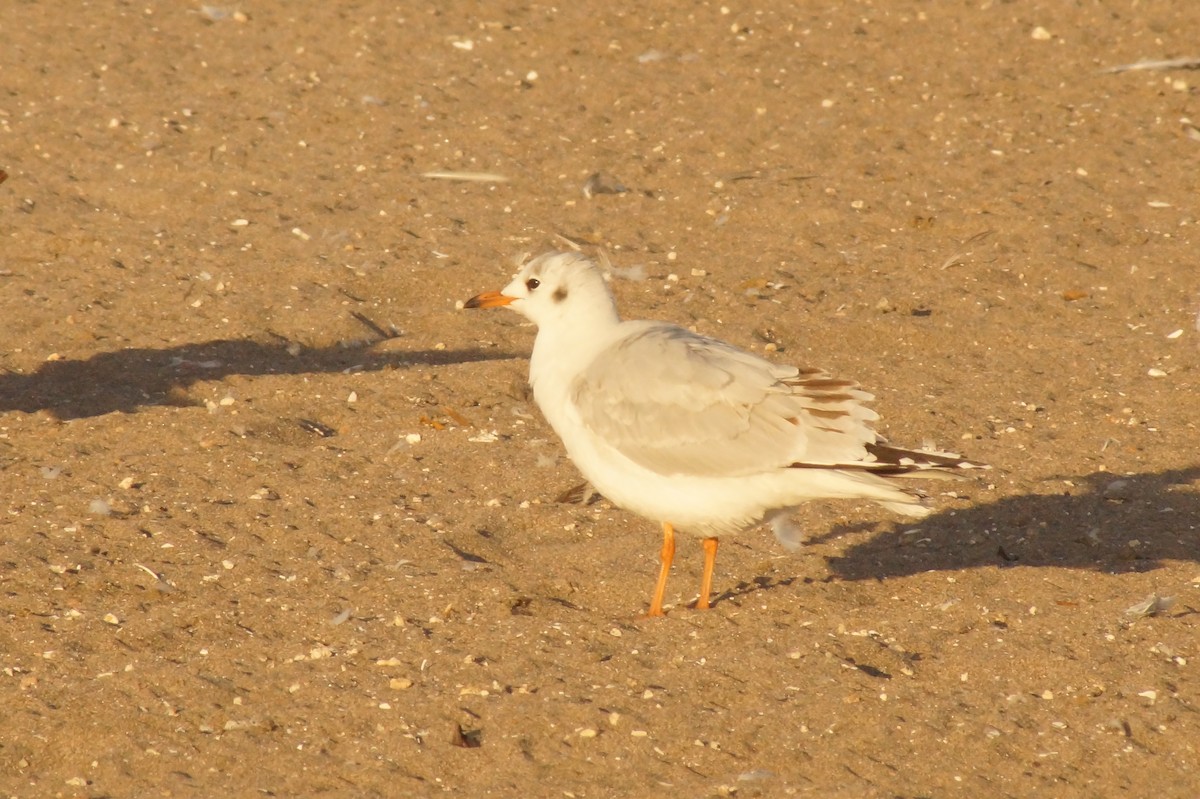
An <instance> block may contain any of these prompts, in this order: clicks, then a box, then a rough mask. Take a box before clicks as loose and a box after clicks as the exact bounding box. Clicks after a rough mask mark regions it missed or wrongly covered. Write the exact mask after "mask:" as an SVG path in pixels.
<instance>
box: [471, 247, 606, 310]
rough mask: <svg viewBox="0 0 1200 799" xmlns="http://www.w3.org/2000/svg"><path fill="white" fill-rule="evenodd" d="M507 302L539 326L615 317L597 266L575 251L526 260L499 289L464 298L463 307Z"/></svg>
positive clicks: (481, 306) (505, 303)
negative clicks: (518, 270) (510, 280)
mask: <svg viewBox="0 0 1200 799" xmlns="http://www.w3.org/2000/svg"><path fill="white" fill-rule="evenodd" d="M501 306H508V307H509V308H511V309H513V310H514V311H516V312H517V313H519V314H521V315H522V316H524V317H525V318H526V319H528V320H529V321H531V322H533V323H534V324H535V325H537V326H538V327H539V328H542V327H547V326H552V325H554V324H556V323H570V324H579V323H583V322H586V321H589V320H590V319H592V318H597V320H598V321H599V320H608V319H611V320H612V321H613V322H615V321H617V311H616V306H615V304H614V303H613V298H612V293H611V292H610V291H609V290H608V285H607V284H606V283H605V282H604V275H602V274H601V272H600V269H599V268H598V267H597V266H596V265H595V264H594V263H592V261H591V260H589V259H588V258H587V257H586V256H584V255H581V254H579V253H575V252H548V253H545V254H544V255H539V256H538V257H537V258H534V259H533V260H532V261H529V262H528V263H527V264H525V265H524V266H523V267H522V268H521V271H520V272H518V273H517V274H516V276H515V277H513V279H512V282H511V283H509V284H508V285H507V286H505V287H504V288H503V289H502V290H500V291H488V292H484V293H483V294H479V295H476V296H474V297H472V298H471V299H469V300H467V302H466V303H465V304H464V306H463V307H465V308H499V307H501Z"/></svg>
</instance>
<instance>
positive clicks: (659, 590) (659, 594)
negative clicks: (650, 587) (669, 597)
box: [646, 522, 675, 616]
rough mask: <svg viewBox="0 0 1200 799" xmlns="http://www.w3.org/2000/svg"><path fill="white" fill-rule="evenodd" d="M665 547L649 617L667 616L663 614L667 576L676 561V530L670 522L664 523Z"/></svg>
mask: <svg viewBox="0 0 1200 799" xmlns="http://www.w3.org/2000/svg"><path fill="white" fill-rule="evenodd" d="M662 529H663V545H662V552H661V553H659V559H660V560H661V561H662V565H661V566H660V567H659V570H658V582H657V583H655V584H654V597H653V598H652V599H651V600H650V611H649V612H648V613H647V614H646V615H647V616H665V615H666V614H665V613H663V595H664V594H666V593H667V575H668V574H670V573H671V561H673V560H675V528H674V527H672V526H671V523H670V522H663V526H662Z"/></svg>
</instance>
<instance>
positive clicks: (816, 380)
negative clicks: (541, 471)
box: [570, 322, 878, 476]
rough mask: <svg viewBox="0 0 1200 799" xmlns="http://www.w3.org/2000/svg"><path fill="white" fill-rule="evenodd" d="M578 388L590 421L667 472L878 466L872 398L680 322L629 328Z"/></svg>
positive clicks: (639, 459) (576, 398)
mask: <svg viewBox="0 0 1200 799" xmlns="http://www.w3.org/2000/svg"><path fill="white" fill-rule="evenodd" d="M627 324H630V325H631V328H632V332H631V333H630V334H629V335H627V336H625V337H624V338H622V339H621V340H620V341H619V342H618V343H617V344H615V345H614V346H612V347H609V348H608V349H606V350H605V351H604V352H603V353H602V354H601V355H600V356H599V357H597V358H596V360H595V361H593V363H592V364H591V365H590V366H589V367H588V368H587V369H585V370H584V372H583V373H582V374H581V375H580V376H579V377H578V378H577V379H576V381H575V383H574V384H573V386H572V390H571V395H570V396H571V401H572V402H573V403H574V404H575V406H576V410H577V411H578V413H579V415H580V417H581V419H582V421H583V423H584V424H585V425H587V426H588V427H589V428H590V429H591V430H592V431H593V432H594V433H595V434H596V435H597V436H599V437H600V438H601V439H602V440H604V441H605V442H607V443H608V444H610V445H611V446H613V447H615V448H616V449H617V450H619V451H620V452H621V453H623V454H624V455H625V456H626V457H628V458H630V459H631V460H633V461H635V462H636V463H639V464H641V465H642V466H645V467H646V468H649V469H652V470H654V471H656V472H659V473H662V474H689V475H702V476H734V475H745V474H753V473H757V472H763V471H769V470H772V469H779V468H787V467H795V466H814V467H820V466H842V465H858V466H859V467H860V468H868V469H870V468H872V466H873V465H874V462H875V461H876V458H875V456H874V455H872V454H871V453H870V452H869V451H868V449H867V447H868V445H874V444H875V442H876V441H877V436H876V435H875V431H874V430H873V429H872V427H871V423H872V422H873V421H874V420H875V419H876V418H878V417H877V415H876V414H875V412H874V411H872V410H871V409H870V408H868V407H867V406H866V405H865V404H864V403H866V402H868V401H870V400H871V399H872V396H871V395H870V394H868V393H867V392H865V391H862V390H861V389H859V388H858V386H857V385H856V384H854V383H853V382H850V381H846V380H838V379H835V378H832V377H830V376H829V375H828V374H826V373H825V372H822V371H821V370H819V369H798V368H796V367H794V366H784V365H779V364H774V363H771V362H770V361H767V360H764V359H762V358H759V357H758V356H756V355H752V354H750V353H748V352H744V351H742V350H739V349H737V348H735V347H732V346H730V345H728V344H725V343H724V342H720V341H717V340H715V339H710V338H707V337H704V336H699V335H697V334H695V333H692V332H690V331H688V330H685V329H683V328H680V327H676V326H673V325H665V324H660V323H654V322H648V323H627Z"/></svg>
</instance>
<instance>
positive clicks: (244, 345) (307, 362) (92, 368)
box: [0, 339, 516, 420]
mask: <svg viewBox="0 0 1200 799" xmlns="http://www.w3.org/2000/svg"><path fill="white" fill-rule="evenodd" d="M376 343H378V342H377V341H367V342H362V343H355V344H339V345H333V346H329V347H322V348H313V349H298V348H296V347H295V345H293V344H290V343H288V342H285V341H280V342H273V343H263V342H258V341H253V340H249V339H217V340H213V341H205V342H196V343H190V344H182V345H179V346H177V347H166V348H162V349H153V348H128V349H121V350H115V351H112V352H100V353H96V354H95V355H92V356H90V357H87V358H83V359H79V360H68V359H63V360H54V361H47V362H46V363H44V364H42V365H41V366H40V367H39V368H38V369H37V371H34V372H31V373H28V374H22V373H17V372H8V373H6V374H3V375H0V412H3V411H24V412H26V413H35V412H38V411H46V412H48V413H50V414H52V415H53V416H54V417H56V418H58V419H61V420H66V419H78V418H83V417H90V416H99V415H102V414H106V413H111V412H113V411H119V412H122V413H132V412H134V411H136V410H138V409H139V408H142V407H145V406H154V405H194V404H196V403H195V401H192V400H189V399H188V398H187V397H186V395H185V394H184V393H183V392H184V391H185V390H186V389H187V388H188V387H189V386H190V385H191V384H193V383H196V382H200V381H207V380H219V379H221V378H224V377H228V376H230V375H288V374H314V373H332V372H355V371H377V370H382V369H393V368H397V369H398V368H408V367H412V366H445V365H448V364H458V363H470V362H476V361H492V360H505V359H508V358H513V357H516V356H514V355H511V354H509V353H503V352H495V351H484V350H479V349H457V350H436V349H433V350H409V351H398V350H394V349H392V350H389V351H382V352H381V351H377V350H375V349H373V347H374V345H375V344H376Z"/></svg>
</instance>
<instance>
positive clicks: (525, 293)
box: [464, 252, 986, 616]
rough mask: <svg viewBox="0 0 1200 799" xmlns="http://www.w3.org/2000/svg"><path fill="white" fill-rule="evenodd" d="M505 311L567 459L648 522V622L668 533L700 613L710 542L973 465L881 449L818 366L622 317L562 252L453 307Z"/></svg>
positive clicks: (580, 265)
mask: <svg viewBox="0 0 1200 799" xmlns="http://www.w3.org/2000/svg"><path fill="white" fill-rule="evenodd" d="M503 306H507V307H508V308H510V309H512V310H514V311H517V312H518V313H520V314H521V315H523V316H525V317H526V318H527V319H529V320H530V321H531V322H533V323H534V324H535V325H536V326H537V337H536V339H535V340H534V343H533V354H532V356H531V357H530V362H529V384H530V386H531V387H532V388H533V397H534V400H535V401H536V402H537V405H538V407H539V408H540V409H541V411H542V414H543V415H544V416H545V418H546V420H547V421H548V422H549V423H550V426H551V427H552V428H554V431H555V433H557V434H558V436H559V438H561V439H562V443H563V446H564V447H565V448H566V451H567V455H568V456H569V457H570V459H571V460H572V462H574V464H575V466H576V467H578V469H579V471H580V472H581V473H582V474H583V476H584V477H585V478H587V480H588V481H590V482H591V484H592V485H593V486H594V487H595V489H596V490H597V491H599V492H600V494H602V495H603V496H604V497H605V498H607V499H608V500H609V501H611V502H612V503H613V504H614V505H616V506H618V507H621V508H625V509H626V510H630V511H632V512H634V513H636V514H638V515H640V516H644V517H646V518H647V519H650V520H652V521H657V522H659V523H660V524H661V525H662V531H663V545H662V550H661V552H660V569H659V574H658V580H657V582H656V584H655V587H654V594H653V596H652V598H651V601H650V610H649V612H648V613H647V614H646V615H648V616H662V615H664V613H663V597H664V595H665V593H666V587H667V576H668V574H669V573H670V569H671V562H672V560H673V559H674V557H675V533H676V531H678V532H681V533H687V534H689V535H692V536H695V537H697V538H700V539H701V541H702V547H703V550H704V571H703V577H702V580H701V583H700V595H699V598H698V599H697V600H696V603H695V607H696V608H698V609H706V608H708V607H709V595H710V594H711V592H712V578H713V568H714V565H715V563H716V557H717V547H718V544H719V540H720V538H721V537H724V536H732V535H736V534H738V533H742V532H744V531H746V530H749V529H751V528H753V527H756V526H758V525H760V524H763V523H770V524H771V526H772V527H773V528H774V530H775V534H776V536H777V537H778V538H779V540H780V541H781V543H783V544H784V545H785V546H787V547H789V548H795V547H796V546H798V545H799V542H798V534H797V533H795V532H794V531H792V530H791V528H790V527H789V525H787V523H786V519H787V516H788V514H789V513H790V512H791V511H792V510H794V509H795V508H796V507H797V506H799V505H801V504H802V503H804V502H808V501H810V500H817V499H867V500H871V501H873V502H877V503H879V504H880V505H882V506H883V507H885V508H887V509H888V510H890V511H893V512H895V513H899V514H901V515H904V516H910V517H922V516H926V515H928V514H929V513H930V509H929V508H928V507H927V506H926V504H925V498H926V497H925V495H924V494H923V493H921V492H920V491H918V490H916V489H914V488H911V487H909V486H907V485H904V484H903V481H902V479H901V478H905V477H910V476H919V477H948V476H954V473H955V472H957V471H960V470H963V469H970V468H986V467H983V465H982V464H978V463H974V462H972V461H968V460H965V459H963V458H962V457H960V456H958V455H956V454H954V453H949V452H933V451H923V450H908V449H901V448H898V447H893V446H890V445H888V444H887V443H886V442H885V441H884V440H883V439H882V438H880V437H879V436H878V435H877V434H876V433H875V431H874V429H873V427H872V423H873V422H874V421H875V420H876V419H878V418H879V417H878V414H876V413H875V411H873V410H871V409H870V408H869V407H867V405H866V403H867V402H869V401H870V400H872V399H874V397H873V396H872V395H871V394H868V393H867V392H866V391H863V390H862V389H861V388H859V387H858V384H856V383H854V382H853V381H850V380H842V379H838V378H835V377H832V376H831V375H829V374H828V373H826V372H825V371H824V370H821V369H814V368H803V367H796V366H787V365H783V364H777V363H774V362H772V361H768V360H766V359H765V358H761V357H759V356H757V355H754V354H752V353H749V352H746V351H745V350H742V349H739V348H737V347H735V346H733V345H732V344H727V343H726V342H724V341H719V340H717V339H714V338H709V337H707V336H702V335H699V334H697V333H693V332H691V331H690V330H687V329H685V328H682V327H679V326H678V325H673V324H669V323H667V322H654V321H632V320H628V321H622V319H621V317H620V316H619V315H618V313H617V306H616V301H615V300H614V299H613V295H612V292H611V291H610V290H609V287H608V284H607V283H606V282H605V279H604V275H603V273H602V272H601V271H600V269H599V268H598V267H597V266H596V264H595V263H593V262H592V261H591V260H590V259H588V258H587V257H586V256H584V255H582V254H580V253H575V252H548V253H545V254H544V255H541V256H538V257H537V258H534V259H533V260H531V261H529V262H528V263H527V264H525V266H524V267H523V268H522V269H521V271H520V272H519V273H518V274H517V275H516V276H515V277H514V278H513V280H512V282H511V283H509V284H508V285H507V286H505V287H504V289H502V290H501V291H489V292H485V293H483V294H479V295H477V296H475V297H472V298H471V299H470V300H468V301H467V302H466V303H464V307H466V308H497V307H503Z"/></svg>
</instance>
